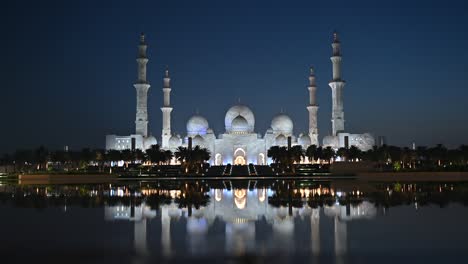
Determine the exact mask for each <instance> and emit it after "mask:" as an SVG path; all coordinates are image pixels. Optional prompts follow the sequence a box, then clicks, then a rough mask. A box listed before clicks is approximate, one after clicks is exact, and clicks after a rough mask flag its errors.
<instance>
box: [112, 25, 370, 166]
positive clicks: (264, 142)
mask: <svg viewBox="0 0 468 264" xmlns="http://www.w3.org/2000/svg"><path fill="white" fill-rule="evenodd" d="M146 47H147V45H146V42H145V39H144V35H142V36H141V40H140V45H139V48H138V50H139V52H138V58H137V63H138V80H137V83H136V84H135V85H134V87H135V88H136V90H137V109H136V110H137V111H136V121H135V125H136V128H135V134H134V135H130V136H117V135H107V136H106V149H107V150H109V149H118V150H123V149H137V148H138V149H148V148H149V147H150V146H151V145H154V144H157V143H158V141H157V140H156V138H155V137H153V136H149V134H148V112H147V92H148V89H149V87H150V85H149V83H148V82H147V80H146V64H147V62H148V58H147V56H146ZM332 47H333V56H332V57H331V61H332V64H333V79H332V81H331V82H330V83H329V85H330V87H331V89H332V102H333V104H332V105H333V110H332V131H333V133H332V135H330V136H326V137H325V138H324V139H323V145H324V146H331V147H333V148H334V149H338V148H340V147H350V146H352V145H354V146H357V147H358V148H360V149H362V150H368V149H370V148H372V146H373V145H374V144H375V142H374V137H373V136H372V135H371V134H369V133H364V134H350V133H347V132H346V131H345V129H344V108H343V90H344V85H345V81H344V80H342V79H341V60H342V57H341V47H340V42H339V40H338V36H337V34H336V33H334V40H333V43H332ZM170 80H171V79H170V77H169V71H168V70H167V69H166V71H165V75H164V81H163V89H162V90H163V95H164V98H163V99H164V100H163V107H161V111H162V134H161V138H160V139H161V142H160V145H161V147H162V148H163V149H170V150H172V151H174V150H176V149H177V148H178V147H179V146H185V147H186V146H188V141H189V140H188V139H189V138H192V143H193V145H194V146H195V145H199V146H202V147H204V148H207V149H208V150H209V151H210V153H211V160H210V161H209V162H210V164H212V165H225V164H228V163H230V164H249V163H252V164H257V165H265V164H269V163H270V162H269V160H268V158H267V151H268V149H269V148H270V147H272V146H287V145H288V143H289V142H288V140H290V143H291V145H301V146H302V147H303V148H304V149H306V148H307V147H308V146H309V145H312V144H315V145H317V146H318V145H320V144H319V139H318V131H319V130H318V127H317V112H318V108H319V106H318V104H317V98H316V91H317V86H316V82H315V74H314V70H313V69H312V68H311V70H310V76H309V85H308V91H309V104H308V105H307V107H306V109H307V111H308V112H309V120H308V121H309V126H308V127H309V129H308V132H307V133H302V134H299V135H298V136H295V135H294V134H293V128H294V124H293V121H292V119H291V118H290V117H289V116H288V115H286V114H284V113H280V114H278V115H276V116H274V117H273V119H272V121H271V126H270V127H269V128H268V129H267V131H266V132H265V134H263V135H262V134H259V133H257V132H255V117H254V113H253V112H252V110H251V109H250V108H249V107H248V106H246V105H241V104H238V105H234V106H232V107H231V108H230V109H229V110H228V111H227V112H226V115H225V119H224V124H225V132H224V133H222V134H219V135H217V136H216V135H215V133H214V131H213V130H212V129H211V128H210V127H209V123H208V120H207V119H206V118H204V117H203V116H201V115H198V114H197V115H194V116H192V117H191V118H190V119H189V120H188V121H187V125H186V128H187V131H186V135H185V136H180V135H176V134H173V133H172V131H171V112H172V110H173V106H172V105H171V100H170V93H171V85H170Z"/></svg>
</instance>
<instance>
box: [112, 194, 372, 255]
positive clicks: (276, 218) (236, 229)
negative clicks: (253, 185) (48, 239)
mask: <svg viewBox="0 0 468 264" xmlns="http://www.w3.org/2000/svg"><path fill="white" fill-rule="evenodd" d="M298 191H300V192H301V194H303V197H304V198H303V199H304V204H305V206H303V207H302V208H288V207H284V206H283V207H281V206H280V207H273V206H272V205H270V204H269V203H268V200H269V197H271V195H272V194H273V191H272V190H270V189H254V190H249V189H235V188H234V189H232V190H227V189H211V190H210V191H209V192H208V195H209V196H210V197H211V199H210V202H209V203H208V205H207V206H204V207H203V206H202V207H200V208H199V209H193V211H192V212H191V215H190V216H189V212H188V209H187V208H179V206H178V204H176V203H174V202H171V203H170V204H164V205H161V206H160V207H159V208H158V210H151V209H150V207H149V206H147V205H146V204H144V203H143V204H141V205H139V206H121V205H118V206H107V207H106V208H105V218H106V220H108V221H114V220H117V221H118V220H129V221H133V222H134V230H135V231H134V232H135V233H134V245H135V250H136V252H137V253H138V254H142V255H143V254H146V253H147V252H148V247H147V239H148V236H150V234H149V233H147V228H146V227H147V220H152V219H155V218H158V217H159V218H160V220H161V241H160V242H161V251H162V252H161V254H163V255H164V256H170V255H171V254H173V253H174V246H175V243H176V242H175V241H171V240H173V239H171V238H174V235H173V234H172V233H173V232H175V229H176V228H180V223H185V226H184V227H183V229H185V233H186V240H185V241H186V243H187V244H186V245H184V247H187V250H188V251H189V252H190V254H203V253H206V252H207V251H208V250H216V251H217V253H220V252H224V253H225V254H226V255H242V254H244V253H256V254H261V253H262V252H265V251H267V252H269V251H272V250H276V249H277V248H275V247H278V245H281V250H284V251H288V252H289V251H293V250H295V249H294V248H293V247H294V241H293V240H294V235H295V230H294V229H295V219H296V220H297V219H298V218H299V219H302V221H305V222H306V224H307V225H308V227H307V229H310V233H309V234H308V235H306V234H301V235H304V236H310V241H311V248H309V250H311V252H312V254H313V255H319V254H320V253H321V239H320V237H321V235H320V218H321V217H326V218H328V219H330V218H332V219H333V221H334V231H333V232H334V236H333V239H334V254H335V255H337V256H340V255H343V254H345V253H346V251H347V222H348V221H352V220H355V219H364V218H373V217H374V216H375V215H376V208H375V206H374V205H373V204H371V203H369V202H367V201H364V202H362V203H360V204H358V205H351V206H350V205H347V206H346V205H340V204H339V203H338V201H337V202H336V203H334V204H333V205H324V206H323V209H322V208H321V207H318V208H311V207H309V206H308V205H307V203H306V202H305V201H306V200H307V197H308V196H309V195H316V193H317V192H319V193H320V192H321V190H320V189H300V190H298ZM166 192H168V194H170V195H171V196H172V197H173V198H175V197H176V196H178V195H179V194H180V191H166ZM322 192H323V191H322ZM291 209H292V210H291ZM175 225H177V227H176V226H175ZM220 225H221V226H223V228H219V226H220ZM220 230H221V231H220ZM216 233H222V234H218V236H217V240H216V241H217V242H219V244H218V243H215V244H214V243H211V242H209V241H212V240H213V234H215V235H216ZM296 234H297V233H296ZM330 235H331V234H330ZM219 238H221V239H222V240H223V241H220V240H219ZM221 242H222V243H221ZM208 243H210V244H208ZM259 247H261V249H262V250H261V252H259V251H258V250H259ZM256 250H257V251H256Z"/></svg>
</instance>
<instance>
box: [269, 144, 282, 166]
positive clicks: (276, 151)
mask: <svg viewBox="0 0 468 264" xmlns="http://www.w3.org/2000/svg"><path fill="white" fill-rule="evenodd" d="M267 157H269V158H271V160H273V163H275V164H277V163H278V162H279V158H280V147H279V146H272V147H271V148H270V149H268V151H267Z"/></svg>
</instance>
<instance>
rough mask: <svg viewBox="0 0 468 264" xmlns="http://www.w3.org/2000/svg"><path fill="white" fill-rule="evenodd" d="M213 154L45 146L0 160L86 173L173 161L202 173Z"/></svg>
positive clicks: (31, 167)
mask: <svg viewBox="0 0 468 264" xmlns="http://www.w3.org/2000/svg"><path fill="white" fill-rule="evenodd" d="M210 157H211V156H210V152H209V151H208V150H207V149H206V148H201V147H199V146H195V147H194V148H191V149H189V148H186V147H179V148H177V150H176V151H174V152H172V151H171V150H164V149H161V148H160V146H159V145H152V146H151V147H150V148H149V149H147V150H145V151H143V150H141V149H135V150H130V149H124V150H115V149H113V150H107V151H106V150H104V149H90V148H84V149H82V150H79V151H74V150H70V151H66V150H48V149H47V148H46V147H44V146H40V147H38V148H36V149H24V150H18V151H16V152H14V153H13V154H11V155H10V154H5V155H3V156H2V158H1V159H0V165H10V166H14V168H15V170H16V171H23V172H32V171H45V170H52V169H53V168H54V167H57V166H59V167H60V168H61V169H63V170H85V169H87V168H89V167H90V166H94V167H97V168H99V170H103V169H104V168H106V167H111V166H113V165H115V164H117V163H118V162H123V164H124V166H125V167H128V166H129V165H142V164H145V165H156V166H157V165H168V164H170V162H171V160H173V159H174V158H175V159H176V160H177V161H178V162H179V163H180V164H182V166H183V167H184V168H187V169H186V170H185V171H186V172H192V171H199V168H201V167H202V164H204V163H205V162H206V161H208V160H209V159H210Z"/></svg>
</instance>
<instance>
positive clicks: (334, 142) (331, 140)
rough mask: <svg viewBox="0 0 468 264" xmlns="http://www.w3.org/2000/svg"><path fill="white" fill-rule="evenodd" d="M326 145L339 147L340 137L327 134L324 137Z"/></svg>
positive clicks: (324, 144)
mask: <svg viewBox="0 0 468 264" xmlns="http://www.w3.org/2000/svg"><path fill="white" fill-rule="evenodd" d="M323 146H324V147H332V148H337V147H338V146H339V142H338V137H336V136H326V137H324V138H323Z"/></svg>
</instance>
